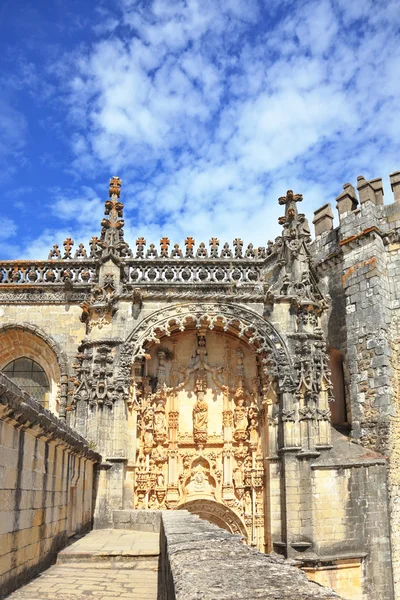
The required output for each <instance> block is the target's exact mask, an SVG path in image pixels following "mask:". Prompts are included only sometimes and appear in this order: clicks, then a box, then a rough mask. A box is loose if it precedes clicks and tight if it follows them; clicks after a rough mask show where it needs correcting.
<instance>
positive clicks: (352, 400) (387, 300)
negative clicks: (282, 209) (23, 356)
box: [314, 178, 400, 598]
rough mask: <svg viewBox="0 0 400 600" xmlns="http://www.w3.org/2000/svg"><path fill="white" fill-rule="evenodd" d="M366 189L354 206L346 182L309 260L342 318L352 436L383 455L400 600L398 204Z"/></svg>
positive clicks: (339, 339) (334, 338)
mask: <svg viewBox="0 0 400 600" xmlns="http://www.w3.org/2000/svg"><path fill="white" fill-rule="evenodd" d="M372 183H373V182H372ZM371 185H372V184H371V182H369V183H368V182H366V181H365V180H364V179H363V178H359V179H358V190H359V200H360V205H358V198H357V196H356V192H355V189H354V188H353V187H352V186H351V185H350V184H345V186H344V192H342V194H341V195H340V196H338V198H337V202H338V204H337V208H338V210H339V219H340V226H339V227H338V228H337V229H335V230H332V231H325V232H322V233H321V232H320V233H319V235H317V238H316V241H315V243H314V255H315V261H316V266H317V271H318V274H319V276H320V277H321V281H322V282H323V283H324V284H325V286H324V289H325V290H326V291H329V293H330V295H331V305H332V308H331V316H332V317H333V316H334V318H331V319H330V321H333V322H335V323H336V322H337V316H336V315H337V312H338V307H340V312H341V314H342V315H345V327H343V326H342V325H340V326H339V327H338V328H337V330H336V332H335V330H333V329H331V328H329V327H327V343H328V346H329V345H330V344H332V345H334V346H336V347H338V348H339V349H341V348H340V347H339V346H341V347H342V348H343V347H344V348H345V351H344V356H345V363H346V370H345V375H346V383H347V398H346V400H347V406H348V414H349V420H350V421H351V430H352V436H353V437H355V438H358V439H359V440H360V441H361V443H362V444H363V446H365V447H367V448H371V449H373V450H377V451H378V452H380V453H382V454H384V455H385V456H387V457H388V467H389V468H388V484H389V502H390V507H391V542H392V559H393V571H394V582H395V590H396V593H397V596H396V598H400V596H399V591H397V590H400V503H399V501H398V498H399V493H400V459H399V456H400V449H399V444H400V441H399V440H400V416H399V415H400V407H399V392H398V389H399V377H398V373H399V358H400V357H399V349H398V345H399V340H400V331H399V326H398V324H399V308H400V292H399V286H398V281H399V277H400V243H399V241H400V235H399V234H400V204H399V202H398V199H397V200H396V198H395V202H394V203H393V204H389V205H387V206H384V205H383V204H382V203H381V201H380V200H379V201H378V200H377V198H376V195H375V194H373V193H370V192H371V190H372V188H373V186H372V188H371ZM365 190H369V192H368V194H367V195H365V193H364V192H365ZM338 275H340V279H339V277H338ZM342 307H343V308H342ZM338 322H339V323H340V320H339V321H338ZM382 485H384V484H383V483H382Z"/></svg>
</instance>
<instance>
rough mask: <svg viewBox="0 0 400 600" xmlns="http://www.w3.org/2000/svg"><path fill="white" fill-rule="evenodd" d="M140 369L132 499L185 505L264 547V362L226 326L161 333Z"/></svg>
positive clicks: (159, 505)
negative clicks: (165, 335) (219, 330)
mask: <svg viewBox="0 0 400 600" xmlns="http://www.w3.org/2000/svg"><path fill="white" fill-rule="evenodd" d="M139 371H140V369H137V368H136V369H135V383H134V388H135V389H134V396H135V399H136V401H134V402H132V403H131V409H132V412H133V413H136V415H135V417H136V418H134V419H133V422H134V423H136V427H137V432H136V457H135V459H134V462H135V464H134V470H135V486H134V506H135V508H138V509H140V508H151V509H165V508H171V509H172V508H187V509H188V510H192V511H193V512H196V513H197V514H199V515H200V516H203V517H204V518H208V519H209V520H211V521H213V522H218V524H219V525H221V526H223V527H224V528H225V529H227V530H228V531H232V532H234V533H241V534H242V535H244V536H245V537H246V539H247V541H248V543H250V544H252V545H255V546H257V547H258V548H259V549H260V550H264V549H265V526H264V521H265V506H264V500H265V472H264V462H263V455H265V454H266V448H265V443H266V441H267V440H266V438H264V436H265V435H266V434H265V433H264V429H263V428H264V424H265V415H264V408H266V407H267V403H266V402H265V398H264V402H263V388H264V390H265V385H264V383H265V382H264V381H263V378H265V369H260V368H259V365H258V360H257V357H256V354H255V353H254V351H253V350H252V349H251V348H250V347H249V346H248V345H247V344H245V343H244V342H243V341H240V340H239V339H238V338H235V337H233V336H231V335H229V334H225V333H223V332H218V331H209V330H208V331H206V330H203V329H198V330H197V331H196V330H191V331H187V332H182V333H177V334H174V335H172V336H170V337H164V338H162V339H161V340H160V344H159V345H157V346H155V345H153V347H152V348H151V349H149V350H148V354H147V360H144V362H143V365H142V368H141V372H140V374H139Z"/></svg>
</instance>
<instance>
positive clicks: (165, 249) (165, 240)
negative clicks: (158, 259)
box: [160, 237, 171, 258]
mask: <svg viewBox="0 0 400 600" xmlns="http://www.w3.org/2000/svg"><path fill="white" fill-rule="evenodd" d="M170 243H171V242H170V241H169V239H168V238H167V237H163V238H161V240H160V246H161V252H160V255H161V256H163V257H164V258H167V257H168V246H169V245H170Z"/></svg>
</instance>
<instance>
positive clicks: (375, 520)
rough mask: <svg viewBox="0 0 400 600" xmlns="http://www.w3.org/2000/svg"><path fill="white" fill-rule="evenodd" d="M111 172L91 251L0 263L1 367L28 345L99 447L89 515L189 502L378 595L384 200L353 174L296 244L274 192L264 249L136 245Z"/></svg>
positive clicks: (391, 341) (352, 599)
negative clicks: (270, 235)
mask: <svg viewBox="0 0 400 600" xmlns="http://www.w3.org/2000/svg"><path fill="white" fill-rule="evenodd" d="M392 179H393V186H394V189H395V193H396V189H397V188H396V185H397V179H396V177H395V176H393V178H392ZM120 188H121V181H120V180H119V179H118V178H113V179H112V180H111V182H110V192H109V199H108V200H107V201H106V203H105V218H104V219H103V221H102V223H101V226H102V229H101V233H100V236H99V237H93V238H92V240H91V241H90V249H88V250H86V249H85V248H84V246H83V245H82V244H80V245H79V246H78V248H77V250H76V251H75V252H74V244H73V241H72V240H71V239H67V240H66V241H65V242H64V244H63V246H64V250H63V251H61V250H60V248H59V247H58V246H56V245H55V246H54V247H53V249H52V250H51V252H50V254H49V257H48V260H45V261H4V262H2V263H1V264H0V280H1V281H0V302H1V309H0V311H1V321H0V368H3V367H6V366H7V364H8V363H9V362H10V360H14V359H15V358H17V357H18V355H19V356H27V357H29V358H32V359H33V360H36V361H37V362H38V363H39V364H40V365H41V366H42V367H43V368H45V369H46V370H47V373H48V378H49V380H50V381H51V401H50V406H51V407H52V408H53V410H54V411H56V412H58V414H59V416H60V418H61V419H66V420H67V422H68V424H69V425H70V426H71V427H72V428H73V429H75V430H76V431H77V432H78V433H79V434H80V435H81V436H83V437H84V438H85V439H86V440H88V441H89V443H90V445H91V447H93V448H96V450H97V451H98V452H99V453H100V454H101V455H102V457H103V460H102V463H101V465H100V470H99V479H98V488H97V498H96V508H95V525H96V526H97V527H109V526H111V525H112V524H113V515H114V514H117V513H118V511H129V510H137V509H140V510H148V509H187V510H189V511H191V512H193V513H195V514H198V515H200V516H202V517H204V518H205V519H207V520H209V521H211V522H212V523H215V524H217V525H220V526H221V527H223V528H225V529H227V530H228V531H230V532H234V533H238V534H240V535H241V536H242V537H243V538H244V539H245V540H246V542H247V543H248V544H249V545H251V546H254V547H256V548H258V549H259V550H261V551H266V552H270V551H275V552H278V553H280V554H282V555H284V556H286V557H288V558H290V559H292V560H294V561H295V562H296V564H298V565H299V566H302V567H303V568H304V569H305V570H306V572H307V573H308V574H309V577H310V578H312V579H314V580H316V581H319V582H323V583H328V584H329V585H331V586H332V587H333V588H334V589H335V590H336V591H337V592H338V593H339V594H341V595H342V596H343V597H345V598H348V599H349V600H372V599H374V600H375V599H379V600H389V599H391V598H394V591H393V575H392V560H391V554H392V552H393V557H394V566H395V577H397V571H396V569H398V551H399V548H400V547H399V544H400V542H399V540H398V539H397V537H396V535H397V534H396V531H398V528H397V529H396V527H397V525H396V523H397V518H398V517H397V514H398V510H399V507H398V505H397V494H398V488H397V487H396V486H398V485H399V484H398V482H397V479H396V473H397V470H396V463H397V462H398V461H397V458H398V457H397V453H398V444H399V436H400V432H397V431H396V423H397V421H398V417H397V413H396V406H397V403H398V402H399V399H398V398H397V391H396V390H397V377H398V366H397V364H398V363H397V353H398V336H397V332H396V327H397V321H396V316H395V312H394V311H395V309H396V302H399V301H398V300H396V294H397V291H396V285H395V277H394V276H393V275H396V274H397V272H396V268H397V267H396V260H395V257H396V256H397V255H398V254H399V250H398V249H397V245H398V248H399V249H400V243H399V242H398V241H397V237H396V236H397V233H396V231H397V229H396V227H397V226H398V225H400V211H399V216H398V219H399V222H398V223H396V214H397V211H396V206H397V204H395V205H392V206H388V207H385V206H384V205H383V204H382V198H383V190H382V186H381V184H380V182H379V180H373V181H372V182H366V181H365V180H364V179H359V182H358V188H359V195H360V200H361V203H362V204H361V209H357V205H358V199H357V197H356V193H355V190H354V188H353V187H352V186H351V185H350V184H346V186H345V188H344V191H343V193H342V194H341V195H340V196H339V198H338V207H339V213H340V219H341V225H340V228H338V229H336V230H333V229H332V223H333V220H332V212H331V209H330V207H329V205H324V206H323V207H322V208H321V209H320V210H319V211H317V212H316V217H315V219H314V223H315V226H316V233H317V238H316V240H315V241H314V242H312V241H311V235H310V230H309V227H308V224H307V220H306V219H305V217H304V215H302V214H301V213H299V212H298V204H299V202H301V201H302V196H301V195H300V194H293V192H291V191H288V192H287V194H286V196H283V197H281V198H279V203H280V204H281V205H282V210H283V212H284V215H283V216H282V217H281V219H280V223H281V225H282V227H283V230H282V235H281V236H279V237H278V238H277V239H276V240H275V241H274V242H268V244H267V246H266V247H263V248H255V247H254V246H253V245H252V244H249V245H248V247H247V248H244V247H243V243H242V241H241V240H240V239H239V238H237V239H235V240H234V242H233V246H232V247H231V246H229V244H223V245H222V244H220V242H219V240H218V239H216V238H211V239H210V242H209V244H208V246H206V245H205V244H204V243H200V244H198V245H196V243H195V240H194V239H193V238H191V237H187V238H186V240H185V246H184V248H180V247H179V246H178V245H177V244H175V245H174V246H171V244H170V241H169V240H168V238H162V239H161V240H160V246H159V247H156V246H155V245H154V244H149V245H147V243H146V240H144V239H143V238H138V240H137V242H136V250H133V249H131V248H130V247H129V246H128V244H127V243H126V242H125V240H124V233H123V231H124V229H123V226H124V222H123V218H122V216H123V205H122V203H121V201H120ZM399 230H400V228H399ZM399 235H400V234H399ZM399 241H400V237H399ZM18 348H20V350H19V349H18ZM327 351H329V354H327ZM342 358H343V365H342ZM331 370H332V373H331ZM396 419H397V420H396ZM350 428H351V431H350ZM350 434H351V435H350ZM385 457H389V493H390V507H391V515H392V516H391V518H392V524H391V531H392V547H391V545H390V526H389V517H388V504H389V500H388V487H387V484H386V473H387V467H386V459H385ZM119 514H120V515H121V514H123V513H121V512H119Z"/></svg>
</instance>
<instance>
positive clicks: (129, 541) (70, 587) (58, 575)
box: [7, 529, 159, 600]
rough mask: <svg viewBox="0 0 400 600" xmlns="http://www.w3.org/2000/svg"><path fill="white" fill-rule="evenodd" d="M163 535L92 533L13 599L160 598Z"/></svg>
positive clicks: (10, 598) (103, 531)
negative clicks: (158, 596) (160, 545)
mask: <svg viewBox="0 0 400 600" xmlns="http://www.w3.org/2000/svg"><path fill="white" fill-rule="evenodd" d="M158 554H159V534H158V533H147V532H138V531H127V530H120V529H106V530H104V529H103V530H97V531H92V532H91V533H89V534H88V535H86V536H85V537H83V538H81V539H80V540H78V541H77V542H75V543H74V544H71V546H68V547H67V548H65V550H63V551H62V552H60V554H59V555H58V561H57V564H56V565H54V566H53V567H50V569H47V571H44V572H43V573H41V575H39V576H38V577H36V579H33V580H32V581H31V582H30V583H28V584H27V585H25V586H23V587H22V588H20V589H19V590H18V591H16V592H14V593H13V594H11V595H10V596H8V597H7V600H80V599H82V600H85V599H86V598H88V599H89V598H90V599H92V600H94V598H96V600H122V599H123V598H125V599H129V598H130V599H131V600H157V587H158Z"/></svg>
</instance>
